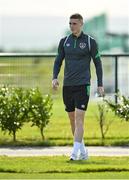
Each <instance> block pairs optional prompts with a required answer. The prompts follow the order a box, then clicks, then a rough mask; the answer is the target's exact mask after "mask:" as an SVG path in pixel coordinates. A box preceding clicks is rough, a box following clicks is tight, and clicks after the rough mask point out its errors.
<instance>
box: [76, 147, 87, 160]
mask: <svg viewBox="0 0 129 180" xmlns="http://www.w3.org/2000/svg"><path fill="white" fill-rule="evenodd" d="M78 159H79V160H87V159H88V150H87V149H86V153H85V154H82V153H80V156H79V158H78Z"/></svg>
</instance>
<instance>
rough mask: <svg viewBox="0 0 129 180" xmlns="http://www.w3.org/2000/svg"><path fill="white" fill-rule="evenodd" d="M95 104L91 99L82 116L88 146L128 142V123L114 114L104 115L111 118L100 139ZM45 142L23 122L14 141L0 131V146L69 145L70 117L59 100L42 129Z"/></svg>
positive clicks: (128, 143) (127, 143)
mask: <svg viewBox="0 0 129 180" xmlns="http://www.w3.org/2000/svg"><path fill="white" fill-rule="evenodd" d="M96 112H97V106H96V104H95V103H92V102H90V103H89V107H88V111H87V113H86V116H85V132H84V138H85V142H86V144H87V145H95V146H96V145H103V144H104V145H129V123H128V122H125V121H122V120H120V119H118V118H117V117H115V116H114V115H113V113H110V114H109V115H108V116H107V121H108V120H113V123H112V124H111V126H110V128H109V131H108V133H107V135H106V139H105V141H104V142H102V140H101V133H100V128H99V123H98V121H97V119H96V117H95V114H96ZM44 134H45V141H42V140H41V136H40V132H39V130H38V129H37V127H30V124H26V125H25V126H24V127H23V129H22V130H21V131H19V132H18V133H17V140H18V141H17V142H16V143H13V142H12V137H11V136H10V135H8V134H3V132H1V131H0V145H32V146H33V145H72V141H73V138H72V134H71V130H70V125H69V120H68V117H67V114H66V112H65V111H64V105H63V103H62V101H61V99H54V105H53V116H52V117H51V119H50V123H49V124H48V125H47V127H46V128H45V131H44Z"/></svg>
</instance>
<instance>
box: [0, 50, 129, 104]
mask: <svg viewBox="0 0 129 180" xmlns="http://www.w3.org/2000/svg"><path fill="white" fill-rule="evenodd" d="M55 56H56V54H53V53H49V54H46V53H0V85H3V84H8V85H10V86H20V87H25V88H26V87H37V86H38V87H39V88H40V89H41V90H42V92H43V93H50V94H52V95H54V96H58V95H61V86H60V88H59V91H58V92H54V91H53V90H52V88H51V79H52V69H53V63H54V59H55ZM101 59H102V64H103V70H104V87H105V92H106V94H107V95H110V96H112V95H114V93H116V92H117V91H118V89H119V90H120V92H121V93H122V94H124V95H127V96H129V54H102V55H101ZM91 74H92V79H91V84H92V86H91V87H92V88H91V97H92V98H94V94H95V92H96V87H97V81H96V75H95V68H94V65H93V63H91ZM62 79H63V68H62V70H61V72H60V75H59V80H60V84H61V85H62ZM115 100H116V101H117V97H115Z"/></svg>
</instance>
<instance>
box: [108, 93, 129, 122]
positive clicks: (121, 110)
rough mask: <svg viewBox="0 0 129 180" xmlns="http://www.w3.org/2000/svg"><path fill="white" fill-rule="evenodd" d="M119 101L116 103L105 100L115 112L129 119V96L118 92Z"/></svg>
mask: <svg viewBox="0 0 129 180" xmlns="http://www.w3.org/2000/svg"><path fill="white" fill-rule="evenodd" d="M117 96H118V103H114V102H112V101H110V100H105V102H106V103H107V104H108V106H109V107H110V108H111V109H112V111H114V112H115V114H116V115H117V116H118V117H120V118H122V119H124V120H126V121H128V120H129V98H127V97H125V96H122V95H121V94H117Z"/></svg>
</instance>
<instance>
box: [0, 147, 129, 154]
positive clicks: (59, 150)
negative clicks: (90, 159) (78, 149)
mask: <svg viewBox="0 0 129 180" xmlns="http://www.w3.org/2000/svg"><path fill="white" fill-rule="evenodd" d="M87 148H88V152H89V156H129V147H102V146H99V147H98V146H97V147H93V146H88V147H87ZM71 150H72V147H70V146H63V147H59V146H56V147H55V146H54V147H8V148H3V147H2V148H0V156H1V155H6V156H56V155H66V156H67V155H69V154H70V153H71Z"/></svg>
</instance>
